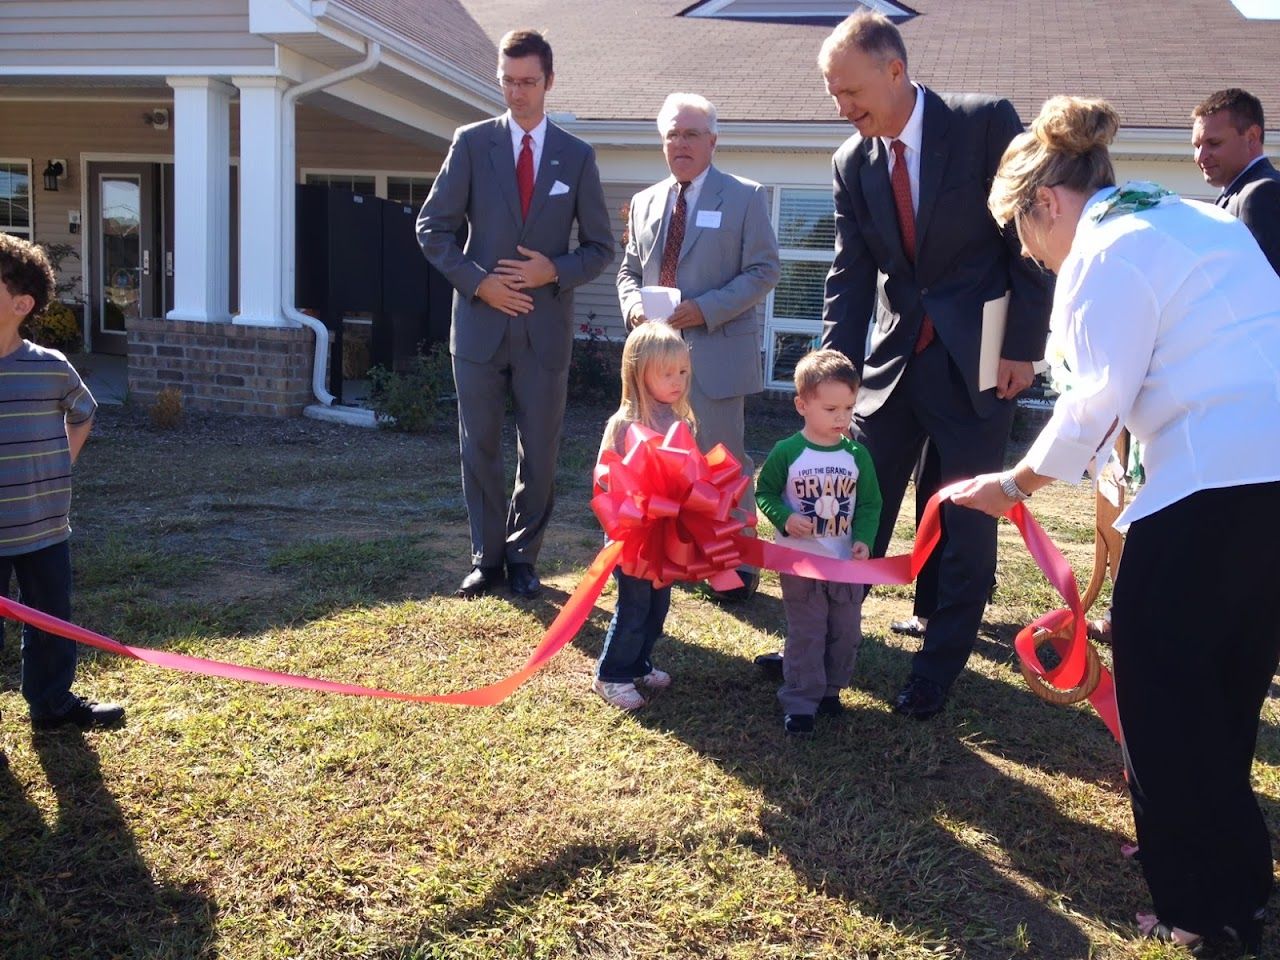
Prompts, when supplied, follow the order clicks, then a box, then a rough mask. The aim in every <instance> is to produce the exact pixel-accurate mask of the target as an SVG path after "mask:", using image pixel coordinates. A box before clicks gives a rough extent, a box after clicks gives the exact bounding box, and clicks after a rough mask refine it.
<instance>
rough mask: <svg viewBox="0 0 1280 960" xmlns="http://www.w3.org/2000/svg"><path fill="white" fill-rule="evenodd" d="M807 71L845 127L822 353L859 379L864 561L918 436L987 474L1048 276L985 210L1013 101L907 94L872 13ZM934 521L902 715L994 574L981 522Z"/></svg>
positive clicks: (934, 685)
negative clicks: (872, 482)
mask: <svg viewBox="0 0 1280 960" xmlns="http://www.w3.org/2000/svg"><path fill="white" fill-rule="evenodd" d="M818 63H819V66H820V68H821V70H822V74H823V78H824V80H825V82H826V87H827V92H828V93H829V94H830V95H831V97H832V99H833V100H834V101H835V104H836V108H837V110H839V112H840V115H841V116H842V117H844V118H845V119H847V120H848V121H849V122H850V123H852V124H853V125H854V126H855V127H857V130H858V132H857V133H856V134H854V135H853V136H852V137H850V138H849V139H848V140H847V141H846V142H845V143H844V145H843V146H841V147H840V148H839V149H838V150H837V151H836V153H835V156H834V158H833V164H832V166H833V173H834V195H835V214H836V247H835V258H834V260H833V262H832V265H831V271H830V273H829V274H828V276H827V285H826V302H825V304H824V307H823V321H824V330H823V345H824V346H828V347H834V348H835V349H838V350H841V351H843V352H844V353H845V354H846V355H848V357H849V359H850V360H852V361H853V362H854V364H855V365H856V366H857V367H858V369H859V370H860V371H861V372H862V389H861V390H860V391H859V393H858V405H857V409H856V411H855V416H854V423H855V427H856V428H857V429H858V430H859V431H860V432H861V434H862V436H863V439H864V440H865V442H866V444H867V447H868V449H869V450H870V451H871V456H872V459H873V460H874V461H875V465H876V474H877V476H878V477H879V478H880V489H881V491H882V493H883V494H884V510H883V512H882V513H881V523H880V530H879V533H878V534H877V536H876V543H875V550H874V553H875V555H877V556H879V555H883V553H884V552H885V548H886V547H887V546H888V543H889V538H890V536H891V535H892V533H893V525H894V521H895V519H896V517H897V513H898V508H899V506H900V504H901V502H902V496H903V493H904V491H905V488H906V484H907V478H908V477H909V476H910V475H911V472H912V470H913V469H914V468H915V466H916V464H917V463H918V462H919V458H920V451H921V447H922V444H923V443H924V442H925V441H926V440H927V441H928V442H929V444H930V448H931V450H933V451H936V453H937V467H938V481H939V482H940V483H941V484H947V483H950V482H952V481H954V480H958V479H960V478H962V477H964V476H966V474H967V473H968V472H969V471H970V470H974V471H977V472H979V473H981V472H992V471H997V470H1000V469H1001V468H1002V467H1003V465H1004V448H1005V444H1006V442H1007V441H1008V438H1009V431H1010V428H1011V426H1012V423H1013V400H1014V397H1015V396H1017V394H1018V393H1019V392H1021V391H1022V390H1024V389H1025V388H1026V387H1028V386H1029V385H1030V384H1031V381H1032V378H1033V371H1032V362H1033V361H1035V360H1039V359H1040V358H1041V357H1042V356H1043V354H1044V344H1045V338H1046V336H1047V333H1048V323H1049V305H1050V283H1049V281H1048V276H1047V274H1045V273H1044V272H1043V271H1041V270H1040V269H1039V268H1038V267H1037V266H1036V265H1035V264H1034V263H1033V262H1032V261H1030V260H1026V259H1024V258H1023V257H1022V256H1021V250H1020V245H1019V243H1018V240H1017V238H1016V236H1015V235H1014V234H1013V231H1012V230H1010V231H1008V232H1006V233H1003V234H1002V232H1001V231H1000V229H999V228H998V227H997V226H996V223H995V221H994V220H993V219H992V217H991V215H990V213H988V211H987V191H988V189H989V187H990V184H991V180H992V177H993V176H994V174H995V171H996V168H997V166H998V165H999V162H1000V157H1001V155H1002V154H1003V153H1004V149H1005V147H1006V146H1008V144H1009V141H1010V140H1011V139H1013V137H1014V135H1015V134H1018V133H1020V132H1021V130H1022V124H1021V122H1020V121H1019V119H1018V115H1017V113H1016V112H1015V111H1014V109H1013V106H1012V104H1010V103H1009V102H1008V101H1007V100H1000V99H996V98H993V97H984V96H976V95H961V96H948V97H946V98H943V97H940V96H938V94H936V93H934V92H933V91H932V90H929V89H928V88H926V87H924V86H922V85H920V84H913V83H912V82H911V80H910V78H909V77H908V75H907V51H906V47H905V45H904V44H903V42H902V36H901V34H900V33H899V32H898V28H897V27H895V26H894V25H893V24H892V23H891V22H890V21H889V20H888V19H886V18H885V17H883V16H881V15H880V14H870V13H859V14H854V15H853V16H851V17H849V18H848V19H847V20H845V21H844V22H843V23H841V24H840V25H839V26H838V27H837V28H836V29H835V30H834V31H833V32H832V34H831V35H830V36H829V37H828V38H827V40H826V41H825V42H824V43H823V45H822V51H821V53H820V54H819V58H818ZM1006 295H1008V301H1007V312H1004V311H1001V309H1000V307H999V303H1000V301H1002V300H1003V298H1004V297H1005V296H1006ZM988 305H989V306H988ZM1000 312H1004V315H1005V318H1006V319H1005V325H1004V331H1003V339H1002V341H1001V344H1000V347H999V351H998V353H999V356H998V358H997V357H996V356H995V355H994V354H992V356H991V358H990V360H991V364H990V368H989V374H990V376H991V379H992V381H993V383H992V384H991V385H987V384H985V383H984V382H983V378H982V377H980V370H979V367H980V358H981V354H982V351H981V349H980V344H981V342H982V333H983V326H984V323H991V324H997V323H998V321H997V320H996V315H997V314H998V313H1000ZM992 330H993V335H994V331H997V330H999V327H998V326H993V327H992ZM942 523H943V531H944V540H943V542H942V543H941V544H940V545H939V548H938V549H939V550H940V551H941V554H940V558H939V562H938V574H937V575H938V584H937V590H936V599H935V605H934V609H933V611H932V613H931V615H930V617H929V620H928V626H927V627H926V629H925V635H924V644H923V646H922V648H921V650H920V651H919V652H918V653H917V654H916V655H915V657H914V659H913V661H912V665H911V672H910V675H909V676H908V677H907V681H906V683H905V684H904V686H903V687H902V690H901V691H900V692H899V693H898V695H897V696H896V697H895V698H894V701H893V707H894V709H895V710H896V711H897V712H898V713H901V714H905V715H907V716H912V717H916V718H918V719H924V718H927V717H931V716H933V715H934V714H936V713H937V712H938V711H939V710H941V709H942V706H943V703H944V702H945V700H946V696H947V691H948V690H949V688H950V686H951V684H952V682H953V681H954V680H955V678H956V677H957V676H958V675H959V673H960V671H961V670H962V669H963V668H964V665H965V662H966V661H967V660H968V657H969V653H970V652H971V651H972V649H973V646H974V642H975V640H976V637H977V630H978V625H979V623H980V622H981V620H982V610H983V607H984V606H985V603H986V599H987V593H988V590H989V589H990V586H991V582H992V576H993V575H994V573H995V563H996V524H995V520H994V519H993V518H992V517H988V516H986V515H984V514H980V513H978V512H977V511H974V510H968V509H965V508H962V507H957V506H954V505H951V504H947V505H944V507H943V514H942Z"/></svg>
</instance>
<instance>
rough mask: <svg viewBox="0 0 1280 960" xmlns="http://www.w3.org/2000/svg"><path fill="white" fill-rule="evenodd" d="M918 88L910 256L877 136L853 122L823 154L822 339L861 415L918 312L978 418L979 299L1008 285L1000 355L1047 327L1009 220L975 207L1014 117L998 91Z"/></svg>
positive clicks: (888, 384) (1020, 352)
mask: <svg viewBox="0 0 1280 960" xmlns="http://www.w3.org/2000/svg"><path fill="white" fill-rule="evenodd" d="M924 95H925V101H924V131H923V135H922V138H921V144H920V146H921V150H920V205H919V209H918V210H917V212H916V251H915V254H916V256H915V263H914V264H913V263H911V262H910V261H908V260H907V258H906V254H905V253H904V252H903V250H902V235H901V233H900V231H899V229H898V215H897V212H896V208H895V207H894V204H893V189H892V187H891V186H890V184H889V161H888V153H887V151H886V150H885V149H884V147H883V146H882V144H881V143H880V138H879V137H872V138H870V139H867V138H864V137H863V136H861V135H860V134H854V135H853V136H852V137H850V138H849V139H848V140H847V141H846V142H845V143H844V145H843V146H841V147H840V149H839V150H837V151H836V154H835V157H834V158H833V165H834V173H835V207H836V250H835V260H834V262H833V263H832V265H831V272H830V273H829V274H828V275H827V287H826V303H825V304H824V307H823V317H822V319H823V321H824V324H823V327H824V328H823V345H824V346H828V347H834V348H835V349H837V350H841V351H843V352H844V353H845V354H846V355H847V356H848V357H849V359H850V360H852V361H853V362H854V364H855V365H856V366H857V367H858V369H859V370H861V371H862V389H861V390H860V391H859V392H858V413H859V414H860V415H862V416H869V415H870V414H872V413H874V412H875V411H876V410H878V409H879V408H880V405H881V404H882V403H883V402H884V400H885V398H886V397H888V396H889V394H890V392H892V390H893V388H894V386H896V385H897V383H898V380H899V378H900V377H901V376H902V371H903V370H904V369H905V367H906V364H907V361H908V360H909V359H910V358H911V355H912V351H913V349H914V347H915V342H916V338H917V336H918V334H919V332H920V325H921V323H922V322H923V321H924V317H925V314H926V313H927V314H928V316H929V318H930V319H931V320H932V321H933V325H934V330H935V331H936V334H937V337H938V339H939V340H940V341H941V342H942V345H943V346H944V347H945V348H946V350H947V352H948V353H949V354H950V355H951V358H952V359H953V360H954V361H955V364H956V366H957V367H958V368H959V370H960V372H961V374H962V375H963V377H964V380H965V384H966V386H967V387H968V393H969V397H970V400H971V401H972V403H973V408H974V412H975V413H976V414H977V415H978V416H979V417H981V418H986V417H989V416H991V415H992V414H993V413H994V412H995V411H996V410H997V408H998V405H999V403H1000V401H998V400H997V398H996V396H995V390H979V389H978V357H979V353H980V349H979V348H980V344H981V337H982V307H983V304H984V303H985V302H986V301H988V300H994V299H997V298H999V297H1002V296H1004V294H1005V292H1006V291H1010V292H1011V294H1012V295H1011V297H1010V303H1009V319H1008V326H1007V327H1006V329H1005V337H1004V348H1003V350H1002V351H1001V356H1003V357H1005V358H1006V359H1009V360H1039V359H1040V358H1041V357H1043V356H1044V344H1045V338H1046V337H1047V336H1048V332H1049V307H1050V302H1051V299H1052V298H1051V291H1052V281H1051V279H1050V277H1049V275H1048V274H1046V273H1045V272H1044V271H1042V270H1041V269H1040V268H1039V267H1038V266H1036V265H1035V264H1034V263H1033V262H1032V261H1030V260H1027V259H1025V258H1024V257H1022V255H1021V245H1020V244H1019V242H1018V239H1017V236H1016V235H1015V234H1014V231H1013V229H1012V227H1010V228H1009V229H1008V230H1006V231H1004V233H1003V234H1002V233H1001V231H1000V229H999V228H998V227H997V226H996V222H995V220H994V219H993V218H992V216H991V214H990V212H988V210H987V194H988V192H989V191H990V189H991V182H992V179H993V177H994V176H995V172H996V168H997V167H998V166H999V163H1000V157H1001V155H1002V154H1003V153H1004V149H1005V147H1007V146H1008V145H1009V141H1010V140H1012V139H1013V137H1014V136H1015V135H1017V134H1018V133H1021V132H1022V123H1021V121H1019V119H1018V114H1017V112H1016V111H1015V110H1014V109H1013V105H1012V104H1010V103H1009V101H1007V100H997V99H994V98H991V97H983V96H977V95H972V94H967V95H960V96H948V97H947V98H946V99H943V98H942V97H939V96H938V95H937V94H936V93H934V92H933V91H932V90H929V89H928V88H924ZM873 320H874V327H872V322H873ZM869 327H871V330H870V343H869V344H868V328H869Z"/></svg>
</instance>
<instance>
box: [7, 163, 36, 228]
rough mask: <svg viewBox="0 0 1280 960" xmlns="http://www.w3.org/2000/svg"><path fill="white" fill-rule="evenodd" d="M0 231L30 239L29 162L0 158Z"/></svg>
mask: <svg viewBox="0 0 1280 960" xmlns="http://www.w3.org/2000/svg"><path fill="white" fill-rule="evenodd" d="M0 233H11V234H13V235H14V236H18V237H25V238H26V239H28V240H30V239H31V163H30V161H27V160H0Z"/></svg>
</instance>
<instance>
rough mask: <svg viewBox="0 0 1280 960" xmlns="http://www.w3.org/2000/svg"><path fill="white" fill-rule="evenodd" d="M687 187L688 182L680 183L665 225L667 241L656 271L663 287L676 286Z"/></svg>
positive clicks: (686, 211) (682, 242) (685, 212)
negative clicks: (659, 267)
mask: <svg viewBox="0 0 1280 960" xmlns="http://www.w3.org/2000/svg"><path fill="white" fill-rule="evenodd" d="M688 189H689V184H687V183H682V184H680V193H679V194H678V195H677V196H676V205H675V207H674V208H673V209H672V210H671V223H670V224H668V225H667V242H666V245H665V246H663V248H662V267H661V269H660V270H659V271H658V283H659V284H661V285H662V286H664V287H675V286H677V283H676V265H677V264H678V263H679V262H680V248H681V247H682V246H684V224H685V219H686V218H687V217H688V215H689V214H688V210H687V209H686V207H685V202H684V192H685V191H686V190H688Z"/></svg>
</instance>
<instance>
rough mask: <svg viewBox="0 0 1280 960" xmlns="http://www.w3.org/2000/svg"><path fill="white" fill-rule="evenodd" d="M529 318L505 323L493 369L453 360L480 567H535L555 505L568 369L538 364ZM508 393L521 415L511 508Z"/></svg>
mask: <svg viewBox="0 0 1280 960" xmlns="http://www.w3.org/2000/svg"><path fill="white" fill-rule="evenodd" d="M530 316H532V315H531V314H526V315H524V316H519V317H509V318H508V319H507V335H506V336H505V337H504V338H503V340H502V343H501V344H499V345H498V349H497V350H496V351H495V352H494V354H493V357H492V359H490V360H489V362H488V363H472V362H471V361H469V360H464V359H462V358H461V357H458V356H455V357H454V358H453V382H454V384H455V385H456V386H457V389H458V446H459V448H460V449H461V453H462V492H463V495H464V497H465V498H466V501H467V518H468V519H469V520H470V521H471V562H472V563H473V564H475V565H476V566H479V567H500V566H502V565H503V562H504V561H505V562H507V563H534V562H536V561H537V559H538V550H539V549H540V548H541V546H542V537H543V535H544V534H545V533H546V529H547V522H548V521H549V520H550V519H551V507H552V505H553V503H554V502H555V479H556V457H557V454H558V452H559V450H560V427H561V424H562V423H563V422H564V403H565V391H566V388H567V386H568V381H569V368H568V367H565V368H564V369H563V370H548V369H547V368H546V367H544V366H543V365H542V363H541V361H539V360H538V356H537V354H536V353H535V352H534V351H533V349H532V348H531V347H530V344H529V324H530V322H531V321H530V319H529V318H530ZM508 393H510V395H511V400H512V407H513V408H514V410H515V416H516V478H515V489H514V490H513V491H512V494H511V501H510V504H508V502H507V491H506V482H505V476H504V468H503V463H502V426H503V422H504V421H505V420H506V404H507V395H508Z"/></svg>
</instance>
